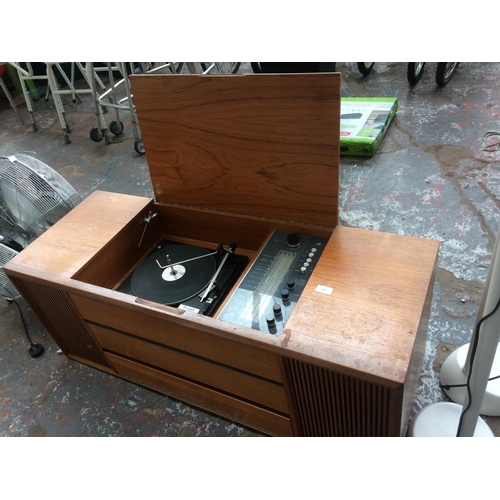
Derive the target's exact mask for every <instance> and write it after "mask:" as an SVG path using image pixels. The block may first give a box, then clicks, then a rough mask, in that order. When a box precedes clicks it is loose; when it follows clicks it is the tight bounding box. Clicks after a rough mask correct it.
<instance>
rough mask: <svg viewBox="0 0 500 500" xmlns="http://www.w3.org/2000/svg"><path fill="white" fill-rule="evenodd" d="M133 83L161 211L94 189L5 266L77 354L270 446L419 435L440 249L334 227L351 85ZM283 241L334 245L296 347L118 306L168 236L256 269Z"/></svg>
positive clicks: (328, 78)
mask: <svg viewBox="0 0 500 500" xmlns="http://www.w3.org/2000/svg"><path fill="white" fill-rule="evenodd" d="M132 86H133V90H134V99H135V101H136V106H137V112H138V115H139V120H140V123H141V130H142V133H143V140H144V144H145V148H146V152H147V153H146V154H147V158H148V166H149V169H150V173H151V178H152V182H153V187H154V190H155V199H154V200H152V199H147V198H143V197H136V196H130V195H124V194H119V193H108V192H102V191H96V192H94V193H92V194H91V195H90V196H89V197H88V198H86V199H85V200H84V201H83V202H82V203H81V204H80V205H78V206H77V207H76V208H75V209H73V210H72V211H71V212H70V213H69V214H68V215H67V216H66V217H64V218H63V219H62V220H61V221H59V222H58V223H57V224H55V225H54V226H53V227H52V228H50V229H49V230H48V231H47V232H46V233H44V234H43V235H42V236H40V237H39V238H38V239H37V240H36V241H35V242H34V243H32V244H31V245H30V246H29V247H28V248H26V249H25V250H23V252H21V253H20V254H19V255H18V256H16V258H15V259H13V260H12V261H10V262H9V263H8V264H7V265H6V266H5V272H6V273H7V274H8V275H9V277H10V278H11V279H12V281H13V282H14V284H15V285H16V286H17V288H18V289H19V291H20V292H21V294H22V295H23V296H24V297H25V299H26V300H27V302H28V303H29V305H30V306H31V307H32V308H33V310H34V312H35V313H36V314H37V315H38V316H39V318H40V319H41V321H42V322H43V323H44V325H45V326H46V328H47V330H48V331H49V332H50V333H51V334H52V336H53V337H54V339H55V340H56V342H57V343H58V345H59V346H60V347H61V349H62V350H63V351H64V353H65V354H66V355H67V356H68V357H71V358H72V359H76V360H78V361H81V362H83V363H86V364H89V365H91V366H93V367H95V368H98V369H101V370H104V371H106V372H108V373H111V374H115V375H117V376H120V377H123V378H126V379H129V380H131V381H134V382H136V383H139V384H142V385H144V386H147V387H151V388H153V389H155V390H158V391H161V392H163V393H165V394H168V395H171V396H173V397H176V398H179V399H181V400H183V401H186V402H187V403H189V404H192V405H196V406H199V407H201V408H204V409H207V410H209V411H211V412H214V413H217V414H220V415H223V416H225V417H227V418H230V419H232V420H235V421H237V422H240V423H242V424H244V425H247V426H249V427H253V428H255V429H258V430H260V431H262V432H265V433H268V434H271V435H280V436H290V435H296V436H399V435H404V433H405V432H406V426H407V424H408V419H409V416H410V412H411V409H412V405H413V400H414V395H415V388H416V384H417V380H418V375H419V372H420V365H421V362H422V358H423V352H424V347H425V341H426V334H427V323H428V319H429V311H430V304H431V299H432V290H433V283H434V272H435V265H436V259H437V252H438V243H437V242H435V241H431V240H427V239H422V238H413V237H408V236H400V235H393V234H386V233H379V232H373V231H366V230H359V229H353V228H346V227H340V226H338V225H337V204H338V169H339V154H338V145H339V141H338V138H339V111H340V75H339V74H336V73H331V74H308V75H231V76H227V77H225V76H224V77H221V76H196V75H175V76H173V75H172V76H168V75H155V76H153V75H144V76H138V77H137V78H135V77H132ZM150 213H154V214H156V215H155V217H154V218H152V219H151V222H150V223H148V224H147V227H146V228H145V224H144V220H145V218H146V217H147V216H148V214H150ZM274 230H280V231H288V232H291V233H293V232H300V233H303V234H311V235H313V236H316V237H321V238H326V239H327V241H328V242H327V244H326V247H325V248H324V251H323V253H322V255H321V258H320V259H319V261H318V262H317V264H316V266H315V268H314V270H313V271H312V273H311V274H310V277H309V281H308V282H307V285H306V286H305V289H304V291H303V293H302V294H301V296H300V299H299V300H298V302H297V304H296V306H295V308H294V309H293V312H292V314H291V316H290V318H289V320H288V321H287V322H286V325H285V329H284V330H283V332H282V334H281V335H272V334H270V333H268V332H261V331H257V330H254V329H251V328H247V327H244V326H240V325H237V324H233V323H230V322H228V321H223V320H221V319H218V317H217V316H218V310H216V311H215V312H214V314H213V315H212V316H211V317H208V316H203V315H201V314H196V313H194V312H192V311H189V310H181V309H178V308H176V307H172V306H166V305H163V304H159V303H155V302H151V301H147V300H144V299H140V298H137V297H135V296H132V295H129V294H126V293H123V292H121V291H118V288H119V287H120V284H121V283H123V282H124V280H126V279H127V277H128V276H129V275H130V273H131V272H133V270H134V269H135V268H136V266H137V265H139V264H140V263H141V261H142V260H143V259H144V258H145V257H146V256H147V255H148V254H149V252H150V251H151V249H152V248H154V246H155V245H156V244H157V242H158V241H160V240H161V239H163V238H167V239H171V240H173V241H178V242H183V243H189V244H194V245H198V246H202V247H204V248H215V247H216V246H217V245H218V243H219V242H221V241H224V242H229V241H236V242H237V244H238V247H237V252H238V253H240V254H241V255H245V256H246V257H248V259H249V266H250V265H251V264H252V262H253V261H254V259H255V258H256V256H257V255H258V252H259V249H261V248H262V245H263V243H264V241H265V240H266V238H268V236H269V234H270V233H271V232H272V231H274ZM139 242H140V244H139ZM236 286H237V284H236V285H234V289H235V288H236Z"/></svg>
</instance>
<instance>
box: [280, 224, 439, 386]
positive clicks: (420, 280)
mask: <svg viewBox="0 0 500 500" xmlns="http://www.w3.org/2000/svg"><path fill="white" fill-rule="evenodd" d="M438 249H439V242H437V241H433V240H427V239H423V238H414V237H410V236H401V235H395V234H389V233H380V232H375V231H368V230H361V229H352V228H347V227H340V226H337V227H336V228H335V230H334V232H333V235H332V237H331V238H330V241H329V242H328V244H327V246H326V247H325V250H324V251H323V254H322V256H321V259H320V260H319V262H318V264H317V265H316V267H315V269H314V271H313V273H312V275H311V277H310V278H309V281H308V283H307V285H306V287H305V290H304V292H303V293H302V295H301V297H300V299H299V301H298V304H297V306H296V307H295V309H294V311H293V312H292V314H291V317H290V319H289V321H288V322H287V325H286V332H284V333H285V335H287V336H288V338H289V341H288V347H289V348H292V349H293V350H299V351H301V352H302V353H303V354H304V355H306V354H307V353H308V352H309V353H310V354H311V355H313V356H315V357H316V358H317V361H316V362H318V361H319V360H320V359H324V360H328V361H329V362H330V363H331V367H330V368H329V369H333V370H334V371H339V372H341V373H344V374H346V375H351V376H353V377H355V378H362V379H364V380H367V381H371V382H374V383H380V384H382V385H385V386H387V387H397V386H399V385H402V384H404V383H405V380H406V377H407V373H408V369H409V365H410V360H411V357H412V351H413V349H414V346H415V341H416V337H417V332H418V331H419V328H421V322H422V318H423V315H424V313H425V309H426V308H428V307H429V303H428V293H429V290H430V289H432V288H433V284H434V283H433V281H432V279H433V271H434V269H435V265H436V260H437V254H438ZM424 320H425V317H424ZM423 326H424V330H425V334H426V328H427V322H426V320H425V325H423Z"/></svg>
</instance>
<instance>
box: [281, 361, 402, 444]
mask: <svg viewBox="0 0 500 500" xmlns="http://www.w3.org/2000/svg"><path fill="white" fill-rule="evenodd" d="M284 362H285V370H286V372H287V374H288V378H289V389H290V392H291V400H292V401H293V402H294V404H295V412H293V413H294V414H295V416H296V419H297V422H294V424H295V425H296V426H297V427H298V429H299V432H300V435H302V436H308V437H384V436H399V429H400V426H401V408H400V405H399V406H398V404H397V399H398V391H394V390H390V389H387V388H385V387H382V386H379V385H376V384H372V383H369V382H366V381H363V380H359V379H356V378H354V377H349V376H346V375H342V374H340V373H335V372H333V371H329V370H325V369H323V368H320V367H318V366H314V365H310V364H307V363H303V362H301V361H296V360H293V359H284Z"/></svg>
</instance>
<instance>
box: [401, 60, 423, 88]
mask: <svg viewBox="0 0 500 500" xmlns="http://www.w3.org/2000/svg"><path fill="white" fill-rule="evenodd" d="M424 67H425V63H424V62H409V63H408V68H407V70H406V76H407V78H408V83H409V84H410V85H415V84H416V83H417V82H418V81H419V80H420V78H422V73H423V72H424Z"/></svg>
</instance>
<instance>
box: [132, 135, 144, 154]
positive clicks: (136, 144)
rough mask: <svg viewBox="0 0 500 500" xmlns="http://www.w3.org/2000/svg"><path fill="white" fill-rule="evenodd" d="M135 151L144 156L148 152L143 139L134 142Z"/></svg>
mask: <svg viewBox="0 0 500 500" xmlns="http://www.w3.org/2000/svg"><path fill="white" fill-rule="evenodd" d="M134 149H135V151H136V153H139V154H140V155H143V154H144V153H145V152H146V150H145V149H144V143H143V142H142V139H136V141H135V142H134Z"/></svg>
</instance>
